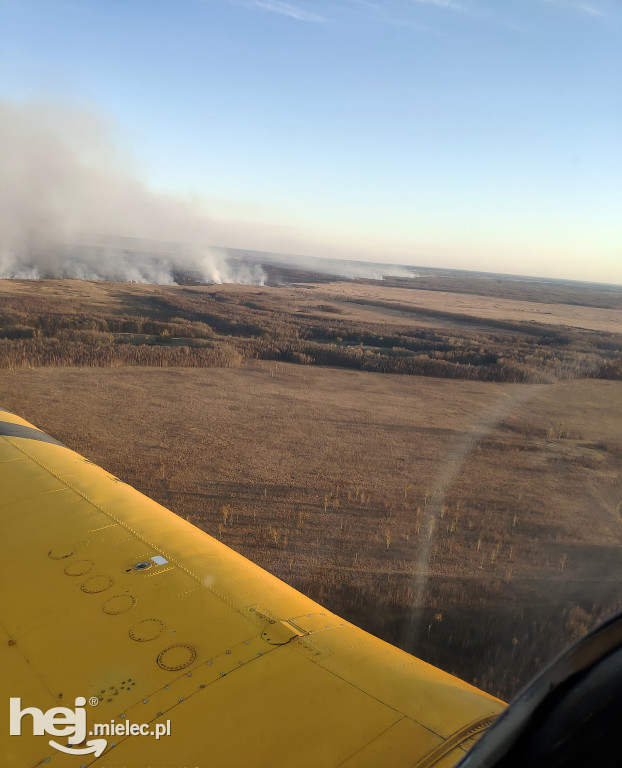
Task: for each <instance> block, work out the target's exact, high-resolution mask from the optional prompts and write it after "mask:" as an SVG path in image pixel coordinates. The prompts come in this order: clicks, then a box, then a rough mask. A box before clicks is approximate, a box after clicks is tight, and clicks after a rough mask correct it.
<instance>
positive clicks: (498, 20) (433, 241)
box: [0, 0, 622, 283]
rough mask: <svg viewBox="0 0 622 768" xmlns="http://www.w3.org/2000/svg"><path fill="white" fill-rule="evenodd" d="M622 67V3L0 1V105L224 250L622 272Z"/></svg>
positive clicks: (621, 276) (601, 274) (618, 278)
mask: <svg viewBox="0 0 622 768" xmlns="http://www.w3.org/2000/svg"><path fill="white" fill-rule="evenodd" d="M621 80H622V2H620V0H586V2H581V1H580V0H578V1H577V2H575V1H574V0H489V1H488V2H485V1H484V0H386V1H385V2H382V1H381V0H378V1H377V2H371V1H368V0H332V2H328V0H317V1H316V2H304V0H292V2H280V0H64V1H63V0H0V98H2V99H3V100H5V101H6V102H8V103H11V104H20V103H24V102H32V101H34V102H41V101H45V102H47V103H48V104H49V105H50V109H51V110H52V109H53V108H56V105H65V106H70V107H72V108H75V107H78V108H80V109H85V110H88V111H89V112H92V113H93V114H95V115H98V116H100V117H101V118H102V119H103V120H104V121H105V122H106V124H107V125H108V128H109V130H110V132H111V133H112V134H113V135H114V140H115V142H116V143H117V144H118V146H119V148H120V149H119V153H120V154H119V157H121V158H123V162H124V163H126V164H127V166H128V169H129V172H130V173H132V174H136V175H137V176H139V177H141V178H142V179H143V180H145V181H146V182H147V184H148V185H149V186H151V187H152V188H154V189H156V190H163V191H166V192H167V193H174V194H183V195H195V196H196V199H195V200H194V205H195V206H199V207H201V206H204V207H205V210H206V211H207V213H208V215H209V217H210V219H212V220H214V219H216V220H218V219H220V223H219V224H218V225H217V226H214V229H213V243H214V244H219V245H229V246H234V247H246V248H257V249H271V250H280V251H291V252H295V253H301V254H305V253H306V254H312V255H325V256H336V257H347V258H361V259H373V260H377V261H390V262H398V263H408V264H421V265H430V266H448V267H458V268H464V269H483V270H492V271H499V272H511V273H522V274H535V275H551V276H557V277H569V278H577V279H587V280H595V281H606V282H618V283H622V226H621V223H620V222H621V218H622V217H621V215H620V213H621V211H622V88H621ZM88 125H89V123H88V121H85V123H84V130H88ZM98 125H99V124H98ZM98 130H99V128H98Z"/></svg>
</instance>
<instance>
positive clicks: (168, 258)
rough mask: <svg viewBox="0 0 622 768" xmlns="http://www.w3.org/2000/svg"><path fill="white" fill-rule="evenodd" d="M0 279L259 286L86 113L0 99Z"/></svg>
mask: <svg viewBox="0 0 622 768" xmlns="http://www.w3.org/2000/svg"><path fill="white" fill-rule="evenodd" d="M0 147H1V152H0V277H5V278H6V277H9V278H10V277H21V278H34V279H36V278H42V277H69V278H78V279H85V280H122V281H134V282H144V283H174V282H176V281H177V279H178V277H179V276H180V275H190V276H192V277H195V278H197V279H199V280H202V281H205V282H248V283H262V282H263V279H264V277H265V275H264V273H263V270H262V269H261V266H260V265H258V264H257V265H254V266H252V265H251V266H240V265H236V264H233V263H232V262H231V261H230V260H229V258H228V256H227V254H226V252H225V251H222V250H218V249H214V248H209V247H207V246H206V245H205V244H206V243H209V242H210V222H209V221H208V220H207V218H206V216H205V213H204V212H203V211H202V209H201V206H200V204H199V203H197V202H193V201H192V200H185V199H183V198H180V197H175V196H172V195H165V194H158V193H155V192H153V191H152V190H150V189H149V188H148V187H147V185H146V184H145V183H143V182H142V181H141V180H140V179H139V178H138V175H137V174H136V173H132V172H131V170H130V171H128V170H127V169H128V167H130V168H131V166H132V162H131V161H128V160H127V158H124V157H123V156H122V155H121V153H120V152H119V151H118V150H117V149H116V148H115V146H114V142H113V141H112V140H111V138H110V133H109V131H108V130H107V128H106V125H105V123H104V122H103V121H102V120H101V119H99V118H97V117H95V116H94V115H93V114H91V113H90V112H88V111H79V110H70V109H63V108H59V107H57V106H54V105H19V106H18V105H14V104H10V103H8V102H1V101H0Z"/></svg>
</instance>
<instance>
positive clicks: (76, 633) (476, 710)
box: [0, 411, 504, 768]
mask: <svg viewBox="0 0 622 768" xmlns="http://www.w3.org/2000/svg"><path fill="white" fill-rule="evenodd" d="M0 489H1V491H0V532H1V535H2V541H4V542H5V552H4V553H3V555H2V557H1V559H0V562H1V568H2V583H3V585H4V588H3V589H2V591H1V593H0V622H1V627H0V632H2V633H4V635H5V636H4V638H3V641H2V642H1V643H0V664H1V668H2V670H3V671H2V676H3V678H4V680H3V682H4V686H3V688H4V700H3V702H2V706H3V708H4V710H5V715H4V717H5V720H4V722H5V723H6V722H7V720H9V699H10V698H19V699H20V706H21V708H22V710H23V709H24V708H25V707H35V708H38V709H39V710H41V712H43V713H45V712H47V711H49V710H50V709H52V708H55V707H68V708H70V709H74V708H75V710H76V711H79V710H78V705H77V704H75V701H76V699H78V701H79V702H81V701H82V700H81V699H79V697H84V699H85V700H86V702H87V703H86V704H85V705H84V707H83V710H82V711H84V712H85V713H86V717H87V722H88V727H89V729H91V730H92V728H93V724H95V723H96V724H106V725H108V729H109V730H110V731H111V733H112V735H110V734H108V733H107V731H106V730H104V731H103V733H104V735H106V746H105V749H104V751H103V753H102V754H101V756H97V755H96V753H95V751H91V752H88V753H85V750H88V749H91V747H90V746H89V744H88V740H89V739H90V738H91V736H90V735H88V734H87V736H86V737H85V739H84V741H85V742H86V744H85V743H82V744H80V745H78V746H77V747H76V748H75V751H76V753H79V754H80V755H81V757H80V758H79V759H78V757H77V755H76V754H66V753H65V752H63V751H60V750H59V749H58V748H56V747H54V746H50V743H49V742H50V738H55V741H56V742H57V743H59V744H60V745H61V746H63V745H64V746H65V747H66V745H67V741H68V740H67V738H62V737H50V736H49V735H47V734H49V730H48V731H47V734H46V735H34V734H33V732H32V731H33V727H34V720H35V719H34V717H33V718H31V717H30V715H28V714H26V715H24V716H23V717H22V725H23V728H22V733H21V735H12V736H11V735H8V728H7V727H6V726H5V727H3V730H2V736H0V749H1V750H2V752H3V753H4V755H5V756H6V757H5V764H6V765H10V766H19V767H20V768H22V766H24V767H30V766H39V765H50V766H53V767H54V768H56V767H57V766H60V767H62V766H72V767H73V766H76V765H84V766H88V765H94V766H96V767H99V766H101V768H103V767H104V766H105V768H116V767H117V766H119V768H120V767H121V766H128V767H129V768H142V766H148V765H161V766H169V765H170V766H176V765H178V764H182V765H192V766H216V767H217V768H228V767H231V768H234V767H235V768H239V767H241V766H242V767H244V766H266V768H267V767H268V766H269V767H270V768H274V767H276V766H314V767H317V766H321V767H324V766H326V767H329V766H331V767H332V766H335V767H336V766H343V768H355V767H356V768H358V767H359V766H360V767H362V766H379V765H387V766H389V765H390V766H396V767H397V766H410V767H411V768H412V767H413V766H417V768H431V767H432V766H435V768H448V767H449V766H451V765H454V764H455V763H456V762H457V761H458V760H459V758H460V757H462V756H464V754H465V751H466V750H467V749H468V748H469V747H470V746H471V744H472V743H473V740H474V739H475V738H476V737H477V736H478V735H479V733H480V732H481V731H483V730H484V729H485V728H486V727H487V726H488V725H489V724H490V723H491V722H492V720H493V719H494V718H495V716H496V715H497V714H498V713H499V712H500V711H501V710H502V709H503V707H504V704H503V702H501V701H499V700H498V699H495V698H493V697H491V696H489V695H487V694H485V693H484V692H482V691H479V690H477V689H476V688H473V687H472V686H470V685H468V684H466V683H464V682H462V681H461V680H458V679H457V678H455V677H452V676H451V675H448V674H446V673H444V672H442V671H440V670H438V669H436V668H434V667H432V666H430V665H428V664H426V663H424V662H422V661H420V660H418V659H416V658H414V657H413V656H410V655H409V654H407V653H405V652H403V651H400V650H398V649H397V648H394V647H393V646H391V645H388V644H387V643H384V642H383V641H381V640H378V639H377V638H375V637H373V636H371V635H369V634H367V633H366V632H364V631H363V630H361V629H359V628H357V627H355V626H354V625H352V624H350V623H348V622H347V621H344V620H343V619H341V618H339V617H338V616H336V615H334V614H332V613H330V612H329V611H327V610H325V609H324V608H323V607H322V606H320V605H319V604H317V603H315V602H314V601H312V600H310V599H308V598H307V597H305V596H304V595H302V594H300V593H299V592H297V591H296V590H294V589H293V588H291V587H289V586H288V585H286V584H284V583H283V582H281V581H280V580H278V579H277V578H275V577H274V576H271V575H270V574H268V573H267V572H266V571H264V570H263V569H261V568H259V567H258V566H256V565H254V564H253V563H251V562H250V561H248V560H247V559H245V558H244V557H242V556H241V555H239V554H237V553H235V552H234V551H233V550H231V549H229V548H228V547H226V546H225V545H223V544H222V543H221V542H219V541H217V540H215V539H213V538H212V537H210V536H208V535H207V534H206V533H204V532H202V531H200V530H198V529H197V528H195V527H194V526H193V525H191V524H190V523H188V522H186V521H184V520H182V519H181V518H179V517H178V516H176V515H174V514H173V513H171V512H170V511H168V510H166V509H165V508H164V507H162V506H160V505H159V504H157V503H156V502H154V501H152V500H150V499H148V498H147V497H145V496H143V495H142V494H140V493H139V492H138V491H136V490H135V489H133V488H131V487H130V486H128V485H126V484H125V483H123V482H121V481H120V480H118V478H116V477H114V476H112V475H111V474H109V473H108V472H106V471H105V470H103V469H101V468H100V467H98V466H96V465H94V464H92V463H91V462H90V461H88V460H87V459H85V458H83V457H82V456H80V455H78V454H77V453H75V452H74V451H71V450H70V449H69V448H66V447H65V446H63V445H61V444H60V443H58V442H57V441H55V440H53V439H52V438H49V437H48V436H47V435H45V434H44V433H43V432H41V431H40V430H38V429H36V427H34V426H33V425H32V424H29V423H28V422H26V421H24V420H23V419H21V418H20V417H18V416H15V415H13V414H10V413H8V412H6V411H0ZM90 701H93V702H94V703H95V702H96V705H95V706H94V705H93V704H90V703H89V702H90ZM111 721H114V725H112V726H111V725H110V723H111ZM130 723H131V724H148V725H149V728H148V729H147V728H145V730H146V731H147V733H146V735H139V734H136V733H135V734H132V733H129V732H128V733H126V732H125V731H127V730H128V728H129V724H130ZM119 726H121V727H119ZM156 726H159V727H158V728H156ZM162 728H164V729H167V732H165V733H162V732H161V729H162ZM112 729H115V730H112ZM156 731H157V732H158V733H159V734H160V737H159V738H157V739H156V738H155V736H151V735H148V734H149V733H152V732H153V733H155V732H156Z"/></svg>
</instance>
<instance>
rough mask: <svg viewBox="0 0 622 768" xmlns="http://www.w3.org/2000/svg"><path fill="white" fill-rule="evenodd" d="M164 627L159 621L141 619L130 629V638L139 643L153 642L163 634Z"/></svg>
mask: <svg viewBox="0 0 622 768" xmlns="http://www.w3.org/2000/svg"><path fill="white" fill-rule="evenodd" d="M165 627H166V625H165V624H164V622H163V621H160V619H143V620H142V621H139V622H138V624H135V625H134V626H133V627H132V628H131V629H130V637H131V638H132V640H136V641H137V642H139V643H145V642H147V640H155V639H156V637H160V635H161V634H162V632H164V629H165Z"/></svg>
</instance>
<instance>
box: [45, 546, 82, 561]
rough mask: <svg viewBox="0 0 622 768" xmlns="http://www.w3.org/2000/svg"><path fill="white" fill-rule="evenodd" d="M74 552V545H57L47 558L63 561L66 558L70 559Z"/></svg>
mask: <svg viewBox="0 0 622 768" xmlns="http://www.w3.org/2000/svg"><path fill="white" fill-rule="evenodd" d="M75 551H76V545H75V544H58V545H57V546H55V547H52V549H51V550H50V551H49V552H48V557H51V558H52V560H64V559H65V558H66V557H71V556H72V555H73V553H74V552H75Z"/></svg>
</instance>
